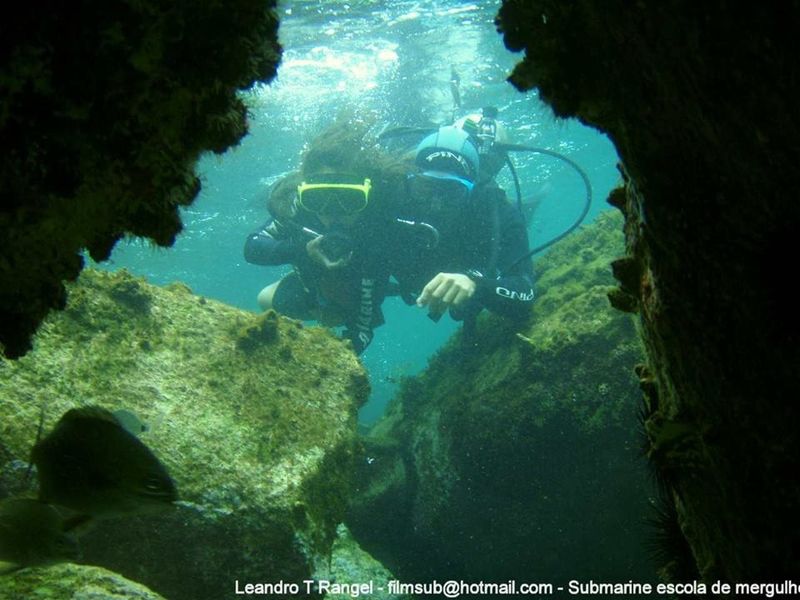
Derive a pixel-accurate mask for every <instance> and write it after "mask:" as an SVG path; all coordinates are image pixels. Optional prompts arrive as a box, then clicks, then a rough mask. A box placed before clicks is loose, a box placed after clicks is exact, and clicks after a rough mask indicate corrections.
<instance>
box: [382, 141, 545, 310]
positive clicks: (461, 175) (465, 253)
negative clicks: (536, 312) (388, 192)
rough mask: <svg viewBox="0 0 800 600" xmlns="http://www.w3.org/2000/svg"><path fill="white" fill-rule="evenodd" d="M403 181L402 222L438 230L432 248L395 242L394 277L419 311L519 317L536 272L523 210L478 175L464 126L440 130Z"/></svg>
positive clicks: (418, 150) (419, 152) (526, 306)
mask: <svg viewBox="0 0 800 600" xmlns="http://www.w3.org/2000/svg"><path fill="white" fill-rule="evenodd" d="M415 165H416V168H417V169H416V171H415V172H413V173H411V174H409V175H408V176H407V178H406V199H405V202H404V205H403V207H402V210H401V211H400V214H399V217H400V220H402V221H406V222H413V223H424V224H426V225H427V226H428V227H431V228H432V229H433V230H435V231H436V232H437V239H436V244H435V247H430V245H429V246H428V247H424V246H421V245H419V244H413V243H405V244H400V245H399V247H398V251H397V252H394V253H392V259H393V261H392V269H391V274H392V276H394V278H395V279H396V280H397V282H398V283H399V286H400V288H401V289H402V290H405V291H409V290H414V291H417V292H418V295H417V297H416V300H415V302H416V304H417V306H421V307H428V309H429V313H428V314H429V316H430V317H431V318H432V319H433V320H438V319H439V318H440V317H441V316H442V315H443V314H444V313H445V312H447V311H449V312H450V315H451V316H452V317H453V318H454V319H456V320H467V319H470V320H471V319H472V318H473V317H474V316H476V315H477V314H478V313H479V312H480V311H481V310H482V309H483V308H487V309H489V310H490V311H492V312H495V313H497V314H499V315H502V316H505V317H510V318H516V319H523V318H525V317H526V316H527V315H528V314H529V310H530V304H531V303H532V302H533V298H534V292H533V267H532V265H531V262H530V261H529V260H528V261H520V260H518V259H519V258H520V257H521V256H524V255H526V254H527V253H528V252H529V246H528V234H527V228H526V225H525V221H524V219H523V217H522V215H521V213H520V212H519V211H518V210H517V209H516V208H515V207H514V206H513V205H512V204H511V203H510V202H509V201H508V200H507V198H506V195H505V192H503V190H502V189H501V188H500V187H499V186H498V185H497V184H496V183H495V182H494V180H493V178H492V177H489V176H487V172H486V171H482V170H481V156H480V154H479V151H478V147H477V145H476V143H475V142H474V141H473V140H472V139H471V138H470V135H469V134H468V133H467V132H466V131H465V130H463V129H461V128H458V127H455V126H445V127H441V128H439V129H438V130H437V131H436V132H434V133H432V134H430V135H428V136H427V137H425V138H424V139H423V140H422V141H421V142H420V143H419V145H418V146H417V148H416V152H415Z"/></svg>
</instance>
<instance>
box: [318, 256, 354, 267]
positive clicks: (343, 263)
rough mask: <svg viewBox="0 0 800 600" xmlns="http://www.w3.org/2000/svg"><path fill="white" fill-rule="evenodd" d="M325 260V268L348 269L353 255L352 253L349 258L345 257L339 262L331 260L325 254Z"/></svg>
mask: <svg viewBox="0 0 800 600" xmlns="http://www.w3.org/2000/svg"><path fill="white" fill-rule="evenodd" d="M323 258H324V259H325V267H326V268H328V269H341V268H342V267H346V266H347V265H348V264H349V263H350V259H351V258H353V253H352V252H350V253H349V254H348V255H347V256H343V257H342V258H340V259H338V260H330V259H329V258H328V257H327V256H325V255H324V254H323Z"/></svg>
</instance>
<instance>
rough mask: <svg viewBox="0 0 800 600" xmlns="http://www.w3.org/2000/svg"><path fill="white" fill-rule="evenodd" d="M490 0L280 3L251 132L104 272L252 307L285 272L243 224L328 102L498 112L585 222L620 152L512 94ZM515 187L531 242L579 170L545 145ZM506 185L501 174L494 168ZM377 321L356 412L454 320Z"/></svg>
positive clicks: (399, 306)
mask: <svg viewBox="0 0 800 600" xmlns="http://www.w3.org/2000/svg"><path fill="white" fill-rule="evenodd" d="M498 8H499V2H478V3H468V2H459V1H456V0H438V1H431V0H417V1H414V0H407V1H401V2H389V1H386V2H378V1H375V2H368V1H360V0H359V1H353V2H334V1H329V0H326V1H325V2H323V1H322V0H318V1H314V2H312V1H304V2H282V3H281V5H280V8H279V12H280V16H281V29H280V38H281V43H282V44H283V46H284V57H283V62H282V64H281V66H280V68H279V70H278V77H277V79H276V80H275V81H273V82H272V83H271V84H270V85H268V86H263V87H260V88H258V89H255V90H251V91H249V92H247V93H245V95H246V97H247V102H248V104H249V105H250V106H251V110H250V133H249V135H247V136H246V137H245V138H244V139H243V140H242V142H241V143H240V145H239V146H238V147H236V148H233V149H231V150H229V151H228V152H227V153H226V154H224V155H222V156H216V155H211V154H209V155H208V156H205V157H203V158H202V159H201V160H200V161H199V164H198V167H197V170H198V173H199V174H200V176H201V179H202V181H203V189H202V192H201V193H200V195H199V197H198V199H197V201H196V202H195V203H194V204H193V205H192V206H191V207H189V208H188V209H186V210H184V211H183V222H184V225H185V229H184V231H183V233H182V234H181V235H180V236H179V237H178V239H177V241H176V243H175V245H174V246H173V247H172V248H169V249H157V248H153V247H152V246H151V245H149V244H147V243H144V242H142V241H138V240H131V241H126V242H121V243H119V244H118V245H117V247H116V248H115V250H114V252H113V254H112V256H111V259H110V261H109V262H107V263H104V264H102V265H99V266H100V267H101V268H107V269H112V270H113V269H120V268H126V269H128V270H130V271H131V272H133V273H135V274H137V275H143V276H145V277H147V279H148V280H149V281H151V282H153V283H156V284H166V283H169V282H172V281H176V280H178V281H182V282H184V283H186V284H187V285H189V287H191V288H192V290H194V291H195V292H196V293H198V294H202V295H204V296H207V297H210V298H215V299H218V300H221V301H223V302H226V303H228V304H231V305H234V306H238V307H240V308H243V309H247V310H252V311H257V310H258V306H257V304H256V294H257V293H258V291H259V290H260V289H261V288H262V287H263V286H264V285H266V284H268V283H271V282H272V281H275V280H276V279H278V278H279V277H281V276H282V275H284V274H286V273H288V272H289V270H290V268H289V267H288V266H287V267H282V268H267V267H259V266H255V265H251V264H248V263H246V262H245V261H244V258H243V255H242V249H243V246H244V240H245V237H246V236H247V234H249V233H250V232H252V231H253V230H255V229H256V228H257V227H259V226H260V225H261V224H262V223H263V222H264V221H265V220H266V216H267V215H266V189H267V187H268V186H269V184H271V183H272V182H273V181H275V180H276V179H277V178H279V177H280V176H281V175H283V174H284V173H286V172H287V171H289V170H292V169H294V168H296V167H297V166H298V164H299V159H300V153H301V151H302V149H303V146H304V144H305V143H307V142H308V141H309V140H311V139H312V138H313V137H314V136H315V135H316V134H317V133H318V132H319V131H321V130H322V129H324V128H325V126H326V125H327V124H329V123H330V122H331V121H332V119H333V118H334V117H335V115H336V114H337V112H338V111H340V110H342V109H344V108H348V107H350V108H357V109H358V110H361V111H368V112H369V113H371V114H373V115H375V116H376V117H377V118H378V119H379V120H380V121H382V122H386V123H387V124H391V125H413V126H421V125H430V124H440V125H443V124H448V123H450V122H452V119H453V117H454V116H455V117H456V118H458V117H460V116H464V115H465V114H468V113H472V112H475V111H477V110H478V109H480V108H481V107H482V106H485V105H494V106H497V107H498V108H499V109H500V120H501V121H502V122H503V123H504V124H505V126H506V128H507V130H508V132H509V134H510V136H511V141H512V142H514V143H518V144H527V145H532V146H537V147H543V148H547V149H550V150H555V151H558V152H561V153H563V154H564V155H566V156H568V157H569V158H571V159H572V160H574V161H576V162H577V163H579V164H580V165H581V166H582V167H583V169H584V170H585V171H586V173H587V174H588V176H589V178H590V180H591V184H592V187H593V190H594V197H595V201H594V204H593V206H592V210H591V212H590V214H589V216H588V218H587V222H589V221H591V220H592V219H593V218H594V217H595V216H596V215H597V214H598V213H599V212H600V211H603V210H606V209H608V206H607V204H606V203H605V198H606V197H607V195H608V192H609V190H610V189H611V188H612V187H614V186H615V185H617V183H618V179H619V175H618V173H617V170H616V166H615V165H616V163H617V156H616V152H615V150H614V148H613V146H612V144H611V143H610V141H609V140H608V139H607V138H606V137H605V136H603V135H602V134H600V133H598V132H597V131H595V130H592V129H590V128H587V127H584V126H583V125H581V124H580V123H578V122H577V121H558V120H556V119H555V118H554V117H553V116H552V113H551V111H550V110H549V108H547V107H546V106H545V105H544V104H543V103H542V102H541V101H540V100H539V98H538V97H537V95H536V93H535V92H529V93H527V94H521V93H519V92H517V91H516V90H515V89H514V88H513V87H512V86H511V85H510V84H509V83H507V82H506V77H507V76H508V74H509V73H510V72H511V69H512V68H513V66H514V64H515V63H516V62H517V61H518V60H519V58H520V57H519V56H517V55H514V54H512V53H510V52H509V51H508V50H506V49H505V47H504V46H503V43H502V38H501V37H500V36H499V35H498V34H497V32H496V30H495V26H494V16H495V14H496V13H497V9H498ZM451 66H453V67H454V68H455V69H456V71H457V72H458V74H459V75H460V77H461V85H460V91H461V99H462V103H463V106H462V108H461V109H458V110H456V111H455V112H454V105H453V99H452V96H451V93H450V70H451ZM513 160H514V164H515V166H516V168H517V172H518V174H519V178H520V181H521V185H522V191H523V195H524V196H530V195H534V196H538V197H541V198H542V203H541V206H540V208H539V210H538V211H537V212H536V214H535V215H534V218H533V220H532V222H531V226H530V231H529V235H530V238H531V244H532V246H533V245H538V244H540V243H542V242H543V241H546V240H548V239H550V238H552V237H553V236H555V235H557V234H559V233H560V232H562V231H563V230H564V229H565V228H567V227H568V226H569V225H570V224H571V223H572V221H573V220H574V219H575V218H576V216H577V215H578V213H579V212H580V210H581V207H582V203H583V200H584V195H585V192H584V187H583V183H582V180H581V179H580V177H579V176H578V175H577V174H576V173H575V171H573V170H572V169H571V168H569V167H568V166H567V165H566V164H565V163H563V162H561V161H559V160H557V159H554V158H551V157H547V156H543V155H541V154H520V153H516V154H515V155H514V157H513ZM499 181H500V183H501V184H502V185H503V186H504V187H505V189H506V190H507V191H508V192H509V194H510V195H511V194H513V186H512V182H511V179H510V177H509V176H508V170H507V169H506V170H505V171H504V172H503V173H501V176H500V177H499ZM384 312H385V316H386V325H384V326H383V327H381V328H379V329H377V330H376V334H375V338H374V340H373V342H372V345H371V346H370V347H369V348H368V349H367V351H366V352H365V353H364V355H363V361H364V365H365V366H366V368H367V370H368V371H369V373H370V380H371V383H372V395H371V398H370V401H369V403H368V404H367V405H366V406H365V407H364V408H363V409H362V411H361V415H360V417H361V420H362V421H363V422H365V423H369V422H373V421H374V420H375V419H377V418H378V417H379V416H380V415H381V413H382V411H383V408H384V406H385V404H386V403H387V402H388V401H389V400H390V399H391V397H392V396H393V394H394V392H395V390H396V387H397V380H398V379H399V378H400V377H401V376H403V375H412V374H414V373H416V372H418V371H419V370H421V369H422V368H424V366H425V365H426V362H427V360H428V358H429V357H430V356H431V354H432V353H434V352H435V351H436V349H437V348H439V347H441V345H442V344H443V343H444V341H445V340H446V339H447V338H448V337H449V336H450V335H451V334H452V333H453V332H454V331H455V330H456V327H457V324H456V323H454V322H453V321H452V320H450V319H449V317H444V318H443V319H442V320H441V321H439V323H433V322H432V321H430V320H429V319H428V318H427V317H426V314H425V312H424V311H423V310H421V309H417V308H415V307H408V306H406V305H405V304H403V303H402V302H401V301H400V300H399V299H395V298H390V299H389V300H387V302H386V304H385V305H384Z"/></svg>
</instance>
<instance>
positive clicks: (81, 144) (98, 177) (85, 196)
mask: <svg viewBox="0 0 800 600" xmlns="http://www.w3.org/2000/svg"><path fill="white" fill-rule="evenodd" d="M274 7H275V0H266V1H264V0H234V1H224V2H223V1H210V2H202V3H197V2H178V3H176V2H169V1H167V0H144V1H134V0H128V1H125V0H113V1H110V2H97V1H92V0H84V1H79V2H71V3H58V2H29V3H22V4H19V5H17V6H16V10H15V14H14V16H13V17H12V16H10V15H6V17H5V18H3V19H2V20H0V154H1V155H2V157H3V160H2V161H0V322H1V323H2V328H0V351H2V352H3V353H4V354H5V355H6V356H8V357H12V358H13V357H17V356H20V355H21V354H24V353H25V352H27V350H28V349H29V347H30V336H31V335H32V333H33V332H35V330H36V328H37V327H38V325H39V323H40V322H41V320H42V319H43V318H44V316H45V315H46V314H47V312H48V311H49V310H51V309H52V308H62V307H63V306H64V302H65V291H64V286H63V283H62V282H63V281H65V280H72V279H74V278H75V277H77V275H78V273H79V272H80V270H81V268H82V266H83V260H82V258H81V255H80V252H81V250H82V249H84V248H85V249H86V250H88V252H89V254H90V255H91V257H92V258H93V259H94V260H98V261H100V260H105V259H106V258H108V256H109V254H110V252H111V249H112V248H113V246H114V244H115V243H116V242H117V241H118V240H119V239H120V238H121V237H123V236H124V235H135V236H141V237H144V238H148V239H149V240H151V241H152V242H153V243H155V244H158V245H161V246H169V245H171V244H172V242H173V240H174V238H175V235H176V234H177V233H178V232H179V231H180V229H181V222H180V217H179V214H178V208H179V207H180V206H183V205H187V204H190V203H191V202H192V201H193V200H194V198H195V196H196V195H197V193H198V191H199V190H200V181H199V180H198V178H197V177H196V176H195V174H194V164H195V162H196V160H197V158H198V157H199V155H200V154H201V153H202V152H204V151H213V152H217V153H221V152H224V151H225V150H226V149H227V148H228V147H230V146H231V145H234V144H236V143H238V141H239V140H240V139H241V137H242V136H243V135H244V134H245V132H246V130H247V124H246V108H245V106H244V105H243V104H242V102H241V101H240V100H239V99H238V98H237V97H236V91H237V90H239V89H244V88H247V87H249V86H250V85H252V84H253V83H255V82H257V81H269V80H270V79H272V77H274V75H275V72H276V68H277V64H278V61H279V59H280V46H279V45H278V42H277V28H278V20H277V16H276V15H275V13H274V11H273V9H274Z"/></svg>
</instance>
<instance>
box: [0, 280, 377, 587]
mask: <svg viewBox="0 0 800 600" xmlns="http://www.w3.org/2000/svg"><path fill="white" fill-rule="evenodd" d="M120 288H124V289H127V290H132V289H134V288H135V289H136V290H137V291H136V292H135V297H141V298H143V297H145V296H146V297H147V300H146V302H137V303H136V306H134V307H131V306H130V303H128V302H125V301H120V299H119V297H118V295H117V293H116V292H115V290H119V289H120ZM69 298H70V300H69V303H68V305H67V307H66V309H65V310H64V311H61V312H57V313H52V314H51V315H50V316H49V317H48V318H47V320H46V321H45V322H44V323H43V325H42V327H41V329H40V331H39V332H38V334H37V336H36V338H35V347H34V350H32V351H31V352H30V353H29V354H28V355H26V356H24V357H22V358H20V359H17V360H14V361H11V360H7V359H3V360H2V361H0V388H2V390H3V394H2V396H0V415H2V419H0V457H2V460H3V461H4V463H9V464H14V465H17V464H19V463H18V462H13V461H24V460H28V457H29V455H30V450H31V446H32V445H33V443H34V441H35V438H36V430H37V424H38V421H39V412H40V408H41V407H43V408H44V413H45V419H44V432H45V433H46V432H48V431H50V430H52V428H53V425H54V424H55V422H56V421H57V420H58V419H59V418H60V417H61V416H62V415H63V414H64V413H65V412H66V411H67V410H68V409H71V408H75V407H78V406H90V405H99V406H101V407H103V408H106V409H108V410H110V411H115V410H118V409H126V410H129V411H131V412H133V413H135V414H136V415H137V416H139V417H141V418H142V419H143V420H144V421H146V422H147V423H149V424H150V428H149V430H147V431H144V432H142V433H141V434H140V439H141V441H142V442H143V443H145V444H146V445H147V446H148V447H149V448H151V449H152V451H153V452H154V453H155V454H156V455H157V456H158V458H159V459H160V460H161V461H162V462H163V463H164V465H165V466H166V468H167V469H168V470H169V473H170V475H171V476H172V478H173V479H174V480H175V483H176V485H177V487H178V489H179V490H180V500H181V501H180V502H178V503H177V508H176V509H174V510H171V511H169V512H168V513H164V514H158V515H149V516H137V517H132V518H116V519H109V520H104V521H100V522H97V523H96V524H95V526H94V527H93V528H91V529H90V530H89V531H88V532H87V533H85V534H84V535H82V536H81V539H80V542H81V548H82V550H83V561H85V562H87V563H89V564H95V565H100V566H103V567H106V568H110V569H112V570H114V571H116V572H119V573H121V574H123V575H124V576H126V577H130V578H133V579H135V580H137V581H141V582H143V583H145V584H146V585H148V586H149V587H150V588H152V589H154V590H157V591H158V592H159V593H161V594H163V595H164V596H166V597H168V598H170V600H181V599H186V600H189V599H191V600H202V599H205V598H209V599H210V598H222V597H227V596H226V594H228V593H229V592H231V591H232V590H233V589H234V587H233V586H234V581H235V580H236V579H239V580H240V581H279V580H283V581H287V582H290V581H302V580H303V579H304V578H309V577H310V576H311V575H312V573H314V572H316V571H318V570H319V566H320V565H321V564H327V562H328V560H329V557H330V550H331V546H332V544H333V541H334V538H335V535H336V525H337V523H339V522H341V520H342V518H343V515H344V510H345V505H346V502H347V495H348V494H349V491H350V488H351V476H352V472H353V456H354V443H355V431H356V413H357V409H358V406H359V405H360V404H361V403H363V402H364V401H365V400H366V397H367V394H368V390H369V386H368V383H367V380H366V375H365V373H364V370H363V368H362V366H361V365H360V363H359V361H358V359H357V357H356V356H355V355H354V354H353V353H352V352H349V351H347V350H346V348H345V347H344V346H343V344H342V343H341V342H340V341H339V340H337V339H336V338H335V337H334V336H333V335H331V334H330V333H329V332H328V331H327V330H326V329H323V328H315V327H305V328H298V327H297V325H296V323H295V322H293V321H291V320H288V319H285V318H283V317H278V316H277V315H267V316H266V317H260V316H259V315H255V314H252V313H249V312H246V311H242V310H239V309H236V308H233V307H230V306H226V305H224V304H222V303H219V302H215V301H213V300H206V301H205V302H202V303H201V302H199V301H198V298H197V296H194V295H193V294H191V293H190V292H189V291H188V290H186V289H185V286H183V287H181V286H169V287H168V288H161V287H156V286H153V285H149V284H147V283H146V282H145V281H144V280H142V279H139V278H135V277H132V276H131V275H129V274H127V273H126V272H124V271H120V272H115V273H109V272H102V271H95V270H86V271H84V272H83V273H82V275H81V277H80V278H79V279H78V281H77V282H76V283H75V284H71V285H70V295H69ZM145 305H146V306H148V307H149V310H147V311H142V310H139V308H138V307H139V306H145ZM265 319H266V321H267V322H269V329H270V331H271V333H270V335H268V336H262V337H256V338H254V339H252V340H251V343H250V344H249V345H248V347H247V349H246V351H245V350H243V349H241V348H240V347H239V343H238V340H239V336H240V334H241V332H242V331H243V330H246V329H247V328H248V327H249V326H250V325H253V324H261V325H262V326H263V324H264V322H265ZM145 342H146V347H145V345H144V343H145ZM287 346H288V347H290V348H291V354H292V357H293V358H292V360H285V359H283V358H281V356H282V354H285V353H282V350H283V349H285V348H286V347H287ZM4 469H5V466H4V464H0V471H3V470H4ZM5 470H6V471H7V475H6V477H7V478H8V477H10V476H12V475H13V474H17V475H18V476H19V477H22V476H24V470H23V469H20V468H11V467H10V466H9V468H8V469H5Z"/></svg>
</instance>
